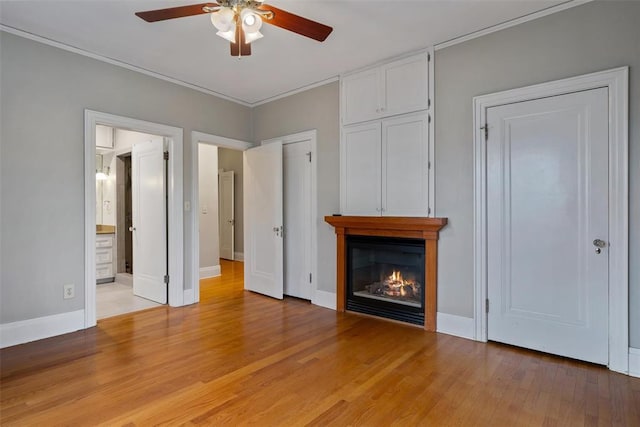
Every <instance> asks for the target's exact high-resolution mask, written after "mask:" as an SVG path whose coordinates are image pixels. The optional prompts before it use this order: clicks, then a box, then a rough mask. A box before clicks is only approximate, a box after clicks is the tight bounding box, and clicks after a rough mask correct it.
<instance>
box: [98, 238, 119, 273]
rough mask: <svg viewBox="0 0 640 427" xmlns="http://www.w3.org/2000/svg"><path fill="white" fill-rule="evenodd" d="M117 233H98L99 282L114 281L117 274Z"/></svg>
mask: <svg viewBox="0 0 640 427" xmlns="http://www.w3.org/2000/svg"><path fill="white" fill-rule="evenodd" d="M114 238H115V234H97V235H96V281H97V282H98V283H106V282H113V281H114V279H115V276H116V273H115V271H116V269H115V263H116V260H115V258H116V257H115V253H114Z"/></svg>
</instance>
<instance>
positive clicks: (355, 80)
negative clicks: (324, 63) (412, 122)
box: [341, 51, 430, 125]
mask: <svg viewBox="0 0 640 427" xmlns="http://www.w3.org/2000/svg"><path fill="white" fill-rule="evenodd" d="M429 59H430V54H429V52H426V51H425V52H420V53H418V54H415V55H412V56H409V57H406V58H401V59H397V60H394V61H391V62H388V63H386V64H383V65H379V66H377V67H374V68H369V69H366V70H364V71H358V72H355V73H351V74H347V75H345V76H343V77H342V79H341V102H342V124H343V125H349V124H353V123H359V122H365V121H368V120H375V119H381V118H384V117H390V116H395V115H398V114H405V113H410V112H414V111H420V110H426V109H428V108H429V106H430V100H429V92H430V91H429V86H430V85H429Z"/></svg>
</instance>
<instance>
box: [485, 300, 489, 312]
mask: <svg viewBox="0 0 640 427" xmlns="http://www.w3.org/2000/svg"><path fill="white" fill-rule="evenodd" d="M485 311H486V312H487V313H489V298H487V299H486V300H485Z"/></svg>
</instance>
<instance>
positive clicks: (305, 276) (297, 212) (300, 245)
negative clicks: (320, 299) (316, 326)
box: [284, 141, 312, 300]
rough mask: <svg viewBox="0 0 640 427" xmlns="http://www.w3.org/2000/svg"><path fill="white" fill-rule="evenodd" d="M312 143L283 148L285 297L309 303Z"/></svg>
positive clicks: (298, 143)
mask: <svg viewBox="0 0 640 427" xmlns="http://www.w3.org/2000/svg"><path fill="white" fill-rule="evenodd" d="M311 155H312V153H311V141H301V142H295V143H291V144H285V145H284V254H285V257H284V271H285V274H284V293H285V294H286V295H290V296H293V297H297V298H302V299H307V300H310V299H311V276H310V275H311V226H312V224H311Z"/></svg>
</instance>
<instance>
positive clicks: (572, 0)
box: [434, 0, 593, 51]
mask: <svg viewBox="0 0 640 427" xmlns="http://www.w3.org/2000/svg"><path fill="white" fill-rule="evenodd" d="M592 1H593V0H569V1H566V2H564V3H560V4H558V5H555V6H550V7H548V8H546V9H543V10H539V11H537V12H533V13H530V14H528V15H525V16H521V17H520V18H514V19H510V20H508V21H505V22H503V23H501V24H496V25H492V26H490V27H487V28H483V29H482V30H478V31H474V32H472V33H469V34H465V35H464V36H460V37H455V38H453V39H450V40H446V41H443V42H441V43H436V44H435V45H434V49H435V50H436V51H437V50H440V49H444V48H446V47H450V46H454V45H457V44H460V43H464V42H466V41H469V40H473V39H477V38H478V37H482V36H486V35H487V34H491V33H495V32H497V31H500V30H504V29H506V28H511V27H515V26H516V25H520V24H523V23H525V22H529V21H533V20H535V19H538V18H542V17H543V16H547V15H551V14H554V13H557V12H562V11H563V10H567V9H570V8H572V7H576V6H581V5H583V4H585V3H590V2H592Z"/></svg>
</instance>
